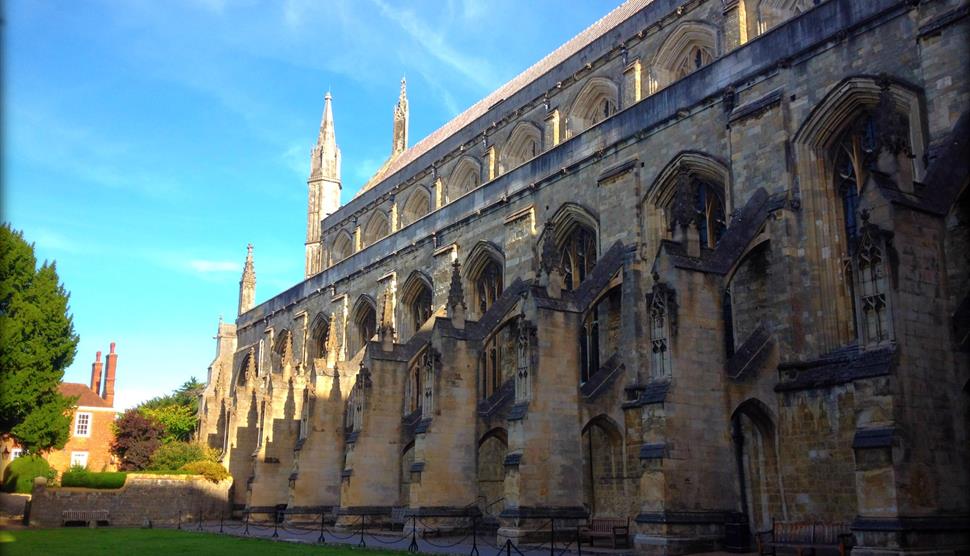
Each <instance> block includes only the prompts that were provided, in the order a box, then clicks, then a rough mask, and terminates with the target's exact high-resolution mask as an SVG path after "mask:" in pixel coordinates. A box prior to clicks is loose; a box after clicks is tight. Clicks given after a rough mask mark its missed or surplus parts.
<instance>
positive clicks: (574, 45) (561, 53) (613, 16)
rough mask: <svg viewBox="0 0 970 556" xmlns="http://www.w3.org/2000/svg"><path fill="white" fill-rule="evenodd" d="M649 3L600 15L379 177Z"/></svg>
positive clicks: (630, 1)
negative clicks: (596, 19) (593, 21)
mask: <svg viewBox="0 0 970 556" xmlns="http://www.w3.org/2000/svg"><path fill="white" fill-rule="evenodd" d="M652 1H653V0H627V1H626V2H624V3H623V4H622V5H620V6H619V7H618V8H616V9H615V10H613V11H612V12H610V13H608V14H606V15H605V16H603V17H602V18H601V19H600V20H599V21H597V22H596V23H594V24H592V25H590V26H589V27H587V28H586V29H585V30H584V31H582V32H580V33H579V34H578V35H576V36H575V37H573V38H572V39H570V40H568V41H567V42H566V43H565V44H563V45H562V46H560V47H559V48H557V49H556V50H553V51H552V53H551V54H549V55H547V56H546V57H545V58H543V59H541V60H539V61H538V62H536V63H535V64H533V65H532V67H530V68H529V69H527V70H525V71H523V72H522V73H520V74H519V75H517V76H515V77H513V78H512V80H511V81H509V82H508V83H506V84H505V85H502V86H501V87H499V88H498V89H496V90H495V91H493V92H492V93H491V94H490V95H488V96H486V97H485V98H483V99H482V100H480V101H478V102H476V103H475V104H473V105H472V106H471V108H469V109H468V110H465V111H464V112H462V113H461V114H459V115H457V116H455V118H454V119H452V120H451V121H449V122H448V123H446V124H445V125H443V126H441V127H439V128H438V129H437V130H435V131H433V132H431V134H430V135H428V136H427V137H425V138H424V139H422V140H420V141H418V142H417V143H416V144H415V145H414V146H413V147H411V148H409V149H408V150H406V151H404V152H403V153H401V155H400V156H398V157H397V158H395V159H393V160H391V161H389V162H390V163H389V164H387V165H386V167H382V168H381V170H380V171H379V172H378V174H379V175H382V176H392V175H394V174H395V173H396V172H397V171H398V170H400V169H402V168H404V167H405V166H407V165H408V164H410V163H411V162H413V161H415V160H417V158H418V157H419V156H421V155H423V154H424V153H426V152H428V151H430V150H431V149H432V148H433V147H434V146H436V145H438V144H439V143H441V142H442V141H444V140H445V139H447V138H448V137H450V136H451V135H453V134H455V133H457V132H458V131H459V130H461V129H462V128H463V127H465V126H466V125H468V124H470V123H472V122H474V121H475V120H476V119H478V118H480V117H481V116H483V115H484V114H485V113H486V112H488V109H489V108H490V107H492V106H494V105H495V104H497V103H498V102H499V101H501V100H504V99H507V98H509V97H511V96H512V95H514V94H515V93H517V92H518V91H519V90H521V89H523V88H525V86H526V85H528V84H529V83H532V82H533V81H535V80H536V79H538V78H539V77H541V76H542V75H544V74H545V73H546V72H548V71H549V70H551V69H553V68H555V67H556V66H558V65H559V64H561V63H563V62H564V61H565V60H567V59H568V58H569V57H570V56H572V55H574V54H576V53H577V52H579V51H580V50H582V49H583V48H584V47H586V46H587V45H589V44H590V43H592V42H593V41H595V40H596V39H598V38H599V37H600V36H602V35H604V34H606V32H607V31H609V30H610V29H613V28H614V27H616V26H617V25H619V24H620V23H622V22H623V21H625V20H626V19H627V18H629V17H630V16H632V15H633V14H635V13H637V12H638V11H640V10H642V9H643V8H644V7H646V6H647V5H648V4H650V3H651V2H652ZM375 177H376V176H375ZM381 181H382V180H381V179H374V178H372V179H371V180H370V181H368V183H367V184H365V185H364V187H362V188H361V189H360V191H359V192H358V193H357V195H360V194H361V193H363V192H364V191H366V190H368V189H370V188H372V187H374V186H375V185H377V184H378V183H380V182H381Z"/></svg>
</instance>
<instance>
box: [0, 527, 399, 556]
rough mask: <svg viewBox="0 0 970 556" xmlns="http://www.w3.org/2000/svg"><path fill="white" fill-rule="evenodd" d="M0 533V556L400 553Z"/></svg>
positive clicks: (172, 535) (164, 535)
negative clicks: (19, 555)
mask: <svg viewBox="0 0 970 556" xmlns="http://www.w3.org/2000/svg"><path fill="white" fill-rule="evenodd" d="M2 533H3V534H2V535H0V553H2V554H3V555H4V556H16V555H18V554H24V555H30V556H38V555H40V554H45V555H46V554H50V555H59V554H65V555H68V554H69V555H74V554H84V555H85V556H98V555H106V556H107V555H111V556H114V555H117V554H138V555H142V556H149V555H153V554H179V555H182V554H204V555H207V556H223V555H225V556H238V555H240V554H259V555H260V556H276V555H286V556H300V555H303V554H314V555H316V556H346V555H349V554H354V555H355V556H380V555H387V554H396V555H397V556H400V555H401V554H402V553H401V552H396V551H386V550H369V549H362V548H356V547H351V546H346V545H329V544H328V545H312V544H297V543H290V542H274V541H270V540H262V539H243V538H239V537H230V536H227V535H217V534H213V533H196V532H189V531H173V530H171V529H113V528H100V529H82V528H75V527H71V528H66V529H21V530H7V531H3V532H2Z"/></svg>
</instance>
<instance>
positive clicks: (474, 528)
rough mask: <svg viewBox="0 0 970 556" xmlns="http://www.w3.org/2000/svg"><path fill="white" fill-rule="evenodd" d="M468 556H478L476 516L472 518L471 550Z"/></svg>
mask: <svg viewBox="0 0 970 556" xmlns="http://www.w3.org/2000/svg"><path fill="white" fill-rule="evenodd" d="M468 556H479V554H478V516H477V515H473V516H472V549H471V550H470V551H469V552H468Z"/></svg>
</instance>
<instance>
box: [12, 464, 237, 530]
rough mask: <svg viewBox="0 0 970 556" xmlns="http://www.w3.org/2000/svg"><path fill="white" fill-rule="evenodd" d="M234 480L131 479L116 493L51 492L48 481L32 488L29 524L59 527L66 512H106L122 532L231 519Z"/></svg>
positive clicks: (189, 477)
mask: <svg viewBox="0 0 970 556" xmlns="http://www.w3.org/2000/svg"><path fill="white" fill-rule="evenodd" d="M231 487H232V479H226V480H224V481H221V482H218V483H213V482H212V481H209V480H207V479H205V478H203V477H200V476H196V475H129V476H128V479H127V481H125V486H123V487H122V488H120V489H114V490H98V489H91V488H74V487H62V488H51V487H48V486H47V483H46V481H45V480H44V479H42V478H38V479H37V480H36V482H35V483H34V491H33V496H32V499H31V503H30V509H29V513H30V517H29V519H30V525H33V526H38V527H58V526H60V525H61V524H62V520H61V516H62V512H63V511H64V510H108V515H109V523H110V524H111V525H116V526H122V527H134V526H141V525H143V524H144V522H145V520H146V519H149V520H151V521H152V523H153V524H156V525H162V524H165V525H170V524H175V523H176V522H177V521H178V519H179V513H180V512H181V520H182V521H183V522H191V521H194V520H198V519H199V512H200V511H201V512H202V513H203V516H204V518H205V519H219V517H220V515H222V514H223V513H225V515H229V490H230V488H231Z"/></svg>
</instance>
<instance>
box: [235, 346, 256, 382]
mask: <svg viewBox="0 0 970 556" xmlns="http://www.w3.org/2000/svg"><path fill="white" fill-rule="evenodd" d="M252 364H253V354H252V353H246V355H244V356H243V358H242V362H240V364H239V369H238V370H237V371H236V385H237V386H246V370H247V369H248V368H249V366H250V365H252Z"/></svg>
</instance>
